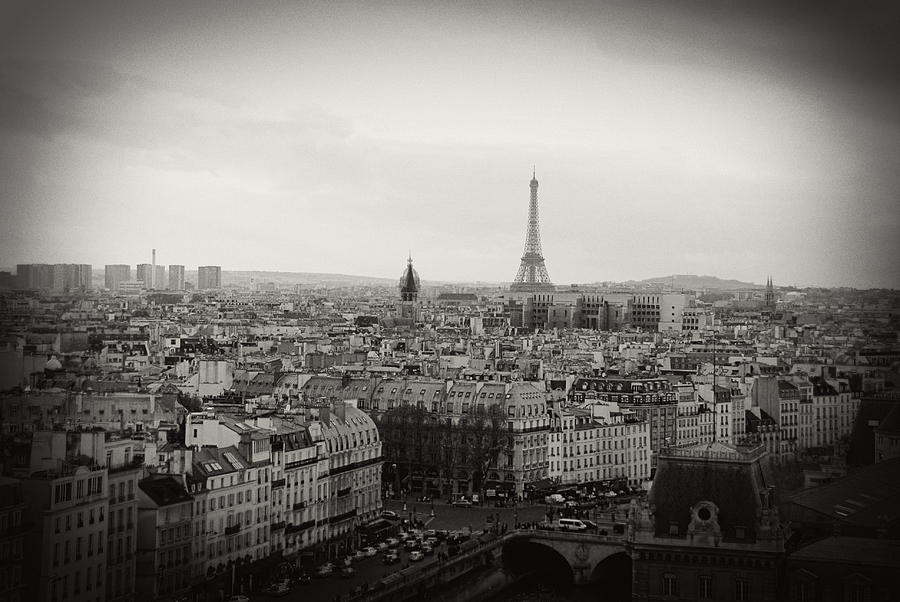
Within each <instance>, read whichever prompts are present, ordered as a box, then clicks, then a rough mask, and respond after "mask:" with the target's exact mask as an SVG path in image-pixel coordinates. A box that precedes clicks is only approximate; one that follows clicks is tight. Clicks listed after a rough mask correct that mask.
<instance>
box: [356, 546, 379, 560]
mask: <svg viewBox="0 0 900 602" xmlns="http://www.w3.org/2000/svg"><path fill="white" fill-rule="evenodd" d="M360 552H362V555H363V557H364V558H371V557H372V556H374V555H375V554H377V553H378V550H376V549H375V548H373V547H372V546H368V547H365V548H363V549H362V550H360Z"/></svg>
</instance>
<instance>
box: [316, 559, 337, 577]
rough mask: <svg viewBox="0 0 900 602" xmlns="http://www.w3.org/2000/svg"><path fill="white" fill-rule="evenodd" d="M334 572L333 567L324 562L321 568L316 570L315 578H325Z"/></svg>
mask: <svg viewBox="0 0 900 602" xmlns="http://www.w3.org/2000/svg"><path fill="white" fill-rule="evenodd" d="M333 572H334V565H333V564H332V563H330V562H326V563H325V564H323V565H322V566H320V567H319V568H317V569H316V577H327V576H328V575H330V574H332V573H333Z"/></svg>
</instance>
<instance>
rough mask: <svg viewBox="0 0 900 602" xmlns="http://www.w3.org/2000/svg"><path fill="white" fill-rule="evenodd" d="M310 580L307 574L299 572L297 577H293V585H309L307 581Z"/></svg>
mask: <svg viewBox="0 0 900 602" xmlns="http://www.w3.org/2000/svg"><path fill="white" fill-rule="evenodd" d="M310 581H312V579H311V578H310V576H309V574H307V573H301V574H300V576H299V577H297V578H296V579H294V581H293V583H294V585H309V582H310Z"/></svg>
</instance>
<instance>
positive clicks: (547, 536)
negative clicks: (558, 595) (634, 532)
mask: <svg viewBox="0 0 900 602" xmlns="http://www.w3.org/2000/svg"><path fill="white" fill-rule="evenodd" d="M527 550H531V551H532V553H533V554H532V556H531V557H528V556H523V552H524V551H527ZM544 550H548V551H544ZM551 550H552V552H555V554H553V555H551V554H550V553H549V551H551ZM502 555H503V566H504V568H507V569H509V570H512V571H517V570H518V571H521V570H523V567H526V566H529V563H530V564H531V565H532V566H534V567H536V570H540V569H541V568H547V566H546V565H542V564H540V559H543V560H544V561H545V562H546V563H552V562H554V560H555V559H556V558H561V559H562V560H564V561H565V562H566V564H567V566H568V569H569V571H570V575H571V578H572V582H574V583H575V584H576V585H584V584H587V583H590V582H591V581H594V580H598V579H607V578H609V577H610V576H611V575H615V574H616V573H617V571H621V570H625V568H626V567H627V569H628V580H629V582H630V578H631V571H630V568H631V559H630V557H629V556H628V554H627V552H626V550H625V546H624V543H623V542H621V541H616V540H610V539H607V538H602V537H598V536H592V535H585V534H578V533H565V532H559V531H533V532H526V533H521V534H519V535H518V536H515V537H513V538H511V539H510V540H509V541H508V542H507V543H506V544H504V546H503V553H502ZM626 560H627V562H626ZM559 572H561V573H564V571H562V570H561V569H559Z"/></svg>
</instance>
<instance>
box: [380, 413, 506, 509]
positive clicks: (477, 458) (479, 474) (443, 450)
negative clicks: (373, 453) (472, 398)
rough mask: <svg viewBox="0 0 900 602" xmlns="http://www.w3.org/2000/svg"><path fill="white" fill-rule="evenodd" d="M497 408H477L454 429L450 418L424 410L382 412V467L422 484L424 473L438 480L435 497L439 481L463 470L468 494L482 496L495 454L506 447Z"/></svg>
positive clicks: (454, 425) (495, 460)
mask: <svg viewBox="0 0 900 602" xmlns="http://www.w3.org/2000/svg"><path fill="white" fill-rule="evenodd" d="M503 425H504V421H503V415H502V410H501V408H500V407H499V406H491V407H489V408H488V409H484V408H481V407H476V408H475V409H474V410H473V411H472V412H470V413H467V414H464V415H463V416H462V417H460V418H459V420H458V421H457V422H456V423H454V422H453V420H452V419H451V418H449V417H448V418H438V417H437V416H435V415H434V414H431V413H429V412H427V411H426V410H425V409H424V408H423V407H417V406H410V405H404V406H400V407H397V408H393V409H391V410H388V411H387V412H385V413H384V414H383V415H382V416H381V417H380V418H379V420H378V430H379V433H380V434H381V438H382V442H383V444H384V450H385V451H384V456H385V467H386V468H387V466H390V465H391V464H397V465H398V467H400V468H401V469H405V471H406V472H405V474H406V476H412V475H413V474H419V475H420V476H421V479H422V482H423V483H427V479H428V473H429V472H435V473H437V475H438V478H439V479H440V486H439V489H440V495H444V494H445V493H446V492H445V491H444V481H445V479H446V478H448V477H449V478H451V479H452V478H454V477H455V476H456V474H457V472H458V471H460V470H464V471H465V472H466V474H467V475H470V478H471V480H472V482H471V485H470V486H471V489H472V490H473V491H479V492H480V491H481V490H482V489H483V488H484V482H485V477H486V475H487V471H488V469H489V468H490V467H491V466H496V465H497V459H498V457H499V456H500V453H501V452H502V451H504V450H506V449H508V447H509V439H508V437H507V436H506V434H505V432H504V430H503Z"/></svg>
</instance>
